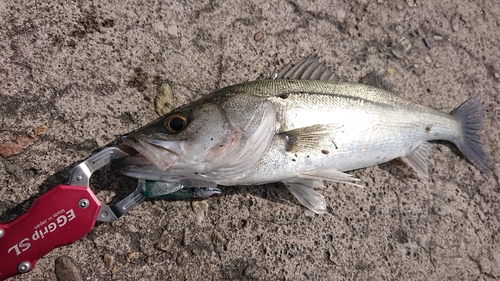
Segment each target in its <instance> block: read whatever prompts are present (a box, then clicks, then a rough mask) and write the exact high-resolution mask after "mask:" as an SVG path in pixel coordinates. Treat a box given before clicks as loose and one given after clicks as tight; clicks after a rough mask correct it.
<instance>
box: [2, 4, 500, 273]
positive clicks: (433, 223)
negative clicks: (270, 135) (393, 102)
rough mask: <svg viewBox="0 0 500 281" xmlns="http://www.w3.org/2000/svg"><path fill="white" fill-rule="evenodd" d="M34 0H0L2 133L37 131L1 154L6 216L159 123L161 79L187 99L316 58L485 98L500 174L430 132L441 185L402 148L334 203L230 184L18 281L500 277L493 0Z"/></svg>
mask: <svg viewBox="0 0 500 281" xmlns="http://www.w3.org/2000/svg"><path fill="white" fill-rule="evenodd" d="M23 2H24V3H16V2H14V1H1V2H0V145H5V144H6V143H8V142H9V141H11V139H12V138H16V137H19V136H25V138H24V139H23V140H24V141H25V142H27V143H31V145H30V146H28V147H27V148H25V149H22V150H21V151H20V153H19V154H17V155H15V156H12V157H8V158H4V157H0V213H1V215H0V220H2V221H6V220H9V219H12V218H14V217H16V216H17V215H19V214H20V213H21V212H22V211H23V210H25V209H26V208H27V207H28V206H29V204H31V202H33V199H35V198H37V197H38V196H40V194H41V193H43V192H45V191H47V190H48V189H49V188H51V187H53V186H54V185H56V184H57V183H60V182H65V181H66V180H67V178H68V177H69V171H70V169H71V168H72V166H73V165H74V164H76V163H78V162H79V161H82V160H83V159H85V158H87V157H88V156H90V155H91V154H92V153H94V152H96V151H99V150H100V149H102V148H103V147H105V146H107V145H110V144H111V143H112V142H113V141H115V140H116V139H117V138H119V137H120V136H121V135H123V134H126V133H128V132H130V131H132V130H134V129H137V128H139V127H141V126H142V125H144V124H146V123H147V122H148V121H150V120H153V119H154V118H156V113H155V111H154V97H155V96H156V94H157V85H158V84H159V83H164V82H169V83H170V84H171V85H172V89H173V92H174V94H175V98H176V101H177V103H178V105H180V104H183V103H186V102H189V101H191V100H193V99H195V98H197V97H200V96H201V95H204V94H206V93H208V92H210V91H212V90H214V89H217V88H219V87H222V86H227V85H230V84H234V83H238V82H244V81H250V80H255V79H258V78H259V77H264V76H265V75H266V74H269V73H270V72H271V71H273V70H274V69H275V68H279V67H282V66H283V65H285V64H287V63H290V62H295V61H298V60H299V59H300V58H302V57H304V56H306V55H309V54H312V53H318V54H319V55H321V57H322V58H323V59H324V60H325V61H326V62H327V64H328V65H329V66H330V67H331V68H333V69H335V70H336V71H337V73H338V74H340V75H341V76H342V77H344V78H345V79H346V80H351V81H357V80H358V79H359V78H360V77H362V76H364V75H366V74H367V73H369V72H371V71H372V70H379V71H381V72H384V73H387V76H388V80H389V81H390V82H391V83H393V84H394V85H395V90H396V91H397V92H398V93H400V94H401V95H402V96H404V97H406V98H408V99H410V100H412V101H416V102H418V103H421V104H424V105H427V106H432V107H434V108H436V109H439V110H443V111H451V110H452V109H453V108H455V107H456V106H457V105H459V104H460V103H461V102H463V101H465V100H466V99H467V98H469V97H471V96H474V95H482V96H483V101H484V105H485V109H486V124H485V129H484V141H485V143H486V146H487V147H488V150H489V151H490V153H491V158H492V161H493V163H494V175H493V176H491V177H489V178H488V177H486V176H484V175H482V174H480V172H479V171H478V170H477V169H476V168H475V167H473V166H472V165H471V164H470V163H469V162H467V161H466V160H465V159H464V157H463V156H462V155H461V154H460V153H459V152H458V150H457V149H456V148H455V147H453V146H452V145H450V144H447V143H433V144H432V150H431V157H430V161H429V165H430V179H429V180H422V179H419V178H417V176H416V174H415V173H414V172H413V171H411V170H410V168H408V167H407V166H405V165H404V164H402V162H400V161H394V162H392V163H388V164H384V165H380V166H374V167H370V168H366V169H361V170H358V171H354V172H352V174H353V175H354V176H355V177H358V178H360V179H362V181H363V184H364V186H365V188H355V187H352V186H346V185H342V184H334V185H332V186H331V188H328V189H326V190H324V191H322V193H323V194H324V195H325V197H326V201H327V203H328V211H327V213H326V214H324V215H316V214H314V213H313V212H311V211H309V210H307V209H306V208H304V207H302V206H300V205H299V204H298V203H297V201H296V200H295V199H294V198H293V197H292V196H291V195H290V194H289V192H288V191H287V190H286V188H285V187H284V186H282V185H281V184H276V185H266V186H257V187H231V188H224V194H225V196H223V197H220V198H217V199H211V200H208V201H206V203H207V204H208V206H206V205H204V203H199V202H196V203H192V202H190V201H176V202H169V201H155V202H151V201H149V202H145V203H143V204H142V205H140V206H138V207H137V208H136V209H134V210H133V211H132V212H130V213H129V214H128V215H127V216H125V217H123V218H121V219H119V220H117V221H116V222H114V223H111V224H101V225H98V226H97V227H96V228H95V230H94V231H93V232H91V233H90V234H89V235H88V236H86V237H84V238H83V239H81V240H79V241H78V242H76V243H75V244H73V245H70V246H67V247H63V248H59V249H57V250H55V251H53V252H51V253H50V254H48V255H47V256H45V257H44V258H43V259H41V260H40V261H39V262H38V264H37V266H36V267H35V269H34V270H33V271H32V272H30V273H28V274H26V275H23V276H19V277H16V278H14V279H13V280H56V274H55V267H57V266H56V265H55V264H56V262H55V260H56V259H57V258H58V257H61V256H68V257H70V258H71V259H72V260H73V261H74V265H75V268H76V269H74V270H73V271H79V274H80V277H79V278H81V279H80V280H200V279H204V280H353V279H356V280H368V279H369V280H460V279H462V280H465V279H468V280H472V279H474V280H493V279H498V278H500V267H499V264H500V236H499V231H500V222H499V219H500V207H499V206H500V194H499V182H498V175H499V173H500V171H499V166H498V164H497V163H498V161H499V160H500V153H499V150H498V143H499V142H500V134H499V121H500V119H499V116H500V95H499V92H500V83H499V78H500V57H499V55H498V54H499V52H500V49H499V46H500V35H499V32H498V30H499V28H500V20H499V19H500V6H498V4H497V3H496V2H495V1H491V0H490V1H488V0H486V1H465V2H463V1H456V3H454V2H453V1H427V0H406V2H405V1H384V0H380V1H375V0H373V1H366V0H361V1H358V2H356V3H350V2H351V1H335V3H331V1H314V2H313V3H306V2H305V1H304V2H296V1H259V0H257V1H234V2H233V3H227V4H223V3H219V2H217V1H213V2H208V1H172V2H165V3H158V1H157V2H155V3H154V4H153V3H152V2H153V1H142V2H141V1H121V3H120V4H111V3H108V2H106V3H104V2H103V3H99V2H95V3H94V4H85V1H83V2H82V1H78V2H71V3H70V2H68V1H60V2H58V1H46V0H39V1H23ZM424 38H425V42H424ZM426 45H427V46H426ZM43 126H46V127H47V128H48V130H47V132H45V133H44V132H43V131H44V127H43ZM37 128H38V135H36V136H31V137H30V134H33V133H34V131H35V130H36V129H37ZM26 136H27V137H26ZM132 189H133V181H132V180H128V179H126V178H124V177H123V176H120V175H114V174H112V173H109V172H107V173H102V174H101V176H100V177H99V175H98V180H96V181H95V182H94V183H93V190H94V191H95V192H96V193H97V194H98V196H99V198H101V199H102V200H103V201H104V202H110V201H111V200H114V201H116V200H118V199H120V198H123V196H124V195H125V194H126V193H128V192H131V190H132ZM61 200H64V199H63V198H61ZM193 204H194V205H193ZM204 207H207V210H206V216H205V219H204V220H203V221H202V222H201V224H197V223H196V214H195V213H194V211H193V208H195V209H196V208H202V209H203V208H204ZM2 255H3V254H2ZM105 261H106V262H107V263H105ZM110 261H112V264H109V262H110ZM0 266H1V265H0ZM70 271H71V270H70ZM61 278H62V279H61V280H69V279H64V278H63V277H61ZM67 278H69V277H67ZM73 278H76V277H73ZM75 280H78V279H75Z"/></svg>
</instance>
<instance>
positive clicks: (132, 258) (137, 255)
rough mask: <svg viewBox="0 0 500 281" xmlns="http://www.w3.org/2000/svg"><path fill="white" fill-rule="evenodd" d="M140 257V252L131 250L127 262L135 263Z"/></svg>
mask: <svg viewBox="0 0 500 281" xmlns="http://www.w3.org/2000/svg"><path fill="white" fill-rule="evenodd" d="M140 258H141V253H140V252H133V253H130V254H129V255H128V256H127V262H129V263H137V262H138V261H139V259H140Z"/></svg>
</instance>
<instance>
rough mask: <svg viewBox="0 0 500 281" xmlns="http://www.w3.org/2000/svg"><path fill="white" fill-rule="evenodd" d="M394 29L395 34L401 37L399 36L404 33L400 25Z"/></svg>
mask: <svg viewBox="0 0 500 281" xmlns="http://www.w3.org/2000/svg"><path fill="white" fill-rule="evenodd" d="M395 29H396V33H397V34H398V35H401V34H403V33H404V32H405V29H404V27H403V26H401V25H396V27H395Z"/></svg>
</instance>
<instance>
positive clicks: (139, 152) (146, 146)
mask: <svg viewBox="0 0 500 281" xmlns="http://www.w3.org/2000/svg"><path fill="white" fill-rule="evenodd" d="M287 78H291V79H287ZM375 80H376V79H375ZM382 84H383V83H382ZM483 119H484V114H483V107H482V104H481V99H480V97H473V98H471V99H469V100H468V101H466V102H465V103H463V104H462V105H461V106H459V107H458V108H457V109H455V110H454V111H453V112H452V113H450V114H448V113H443V112H440V111H437V110H434V109H431V108H428V107H425V106H422V105H418V104H415V103H413V102H410V101H408V100H405V99H403V98H401V97H399V96H397V95H394V94H393V93H391V92H389V91H387V90H385V89H382V88H379V87H374V86H371V85H367V84H362V83H350V82H340V81H336V79H334V76H333V75H331V72H329V70H327V69H326V67H325V66H324V65H323V64H320V63H318V60H317V58H316V57H309V58H306V59H305V60H303V61H301V62H300V63H298V64H297V65H296V66H294V67H293V68H291V69H285V70H284V71H282V72H281V73H279V74H277V79H270V80H260V81H253V82H248V83H243V84H237V85H233V86H229V87H226V88H223V89H220V90H218V91H215V92H213V93H212V94H209V95H207V96H205V97H202V98H201V99H199V100H197V101H194V102H193V103H190V104H187V105H185V106H182V107H180V108H178V109H176V110H174V111H173V112H171V113H169V114H167V115H166V116H164V117H161V118H159V119H158V120H156V121H154V122H152V123H150V124H149V125H147V126H145V127H144V128H142V129H139V130H138V131H137V132H135V133H133V134H130V135H129V136H127V137H126V139H125V141H124V142H123V146H124V147H128V148H129V149H130V148H132V149H131V151H133V153H132V154H131V156H129V157H127V158H125V159H122V160H120V162H119V163H118V164H117V165H116V166H117V167H119V168H120V170H121V171H122V172H123V173H124V174H126V175H129V176H131V177H135V178H141V179H148V180H155V181H169V182H175V181H181V180H186V179H194V180H200V181H205V182H207V183H216V184H219V185H254V184H263V183H270V182H283V183H284V184H285V185H286V186H287V187H288V189H289V190H290V191H291V192H292V194H293V195H294V196H295V197H296V198H297V199H298V200H299V201H300V202H301V203H302V204H303V205H305V206H306V207H308V208H310V209H311V210H313V211H315V212H317V213H321V212H323V211H324V210H325V209H326V203H325V201H324V198H323V196H321V195H320V194H319V193H317V192H316V191H315V190H314V188H321V187H324V184H323V181H324V180H328V181H337V182H344V183H353V182H354V181H356V179H354V178H352V177H351V176H350V175H348V174H346V173H344V172H345V171H350V170H354V169H359V168H363V167H367V166H371V165H375V164H379V163H383V162H387V161H390V160H392V159H395V158H400V157H401V158H402V159H403V160H405V162H407V163H408V164H409V165H410V166H411V167H412V168H413V169H415V171H416V172H417V173H418V174H419V175H420V176H422V177H427V176H428V172H427V159H428V156H429V141H432V140H446V141H450V142H452V143H454V144H456V145H457V146H458V147H459V148H460V150H461V151H462V152H463V153H464V155H465V156H466V157H467V158H468V159H469V160H470V161H471V162H472V163H473V164H474V165H475V166H476V167H478V168H479V169H480V170H481V171H482V172H485V173H487V174H489V173H490V171H491V163H490V160H489V158H488V155H487V153H486V152H485V150H484V147H483V144H482V141H481V138H480V130H481V128H482V123H483Z"/></svg>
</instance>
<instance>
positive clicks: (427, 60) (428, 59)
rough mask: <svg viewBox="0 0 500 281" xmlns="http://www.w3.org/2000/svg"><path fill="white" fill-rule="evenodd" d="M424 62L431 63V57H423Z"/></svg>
mask: <svg viewBox="0 0 500 281" xmlns="http://www.w3.org/2000/svg"><path fill="white" fill-rule="evenodd" d="M424 61H425V62H426V63H431V62H432V60H431V57H429V56H425V58H424Z"/></svg>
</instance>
